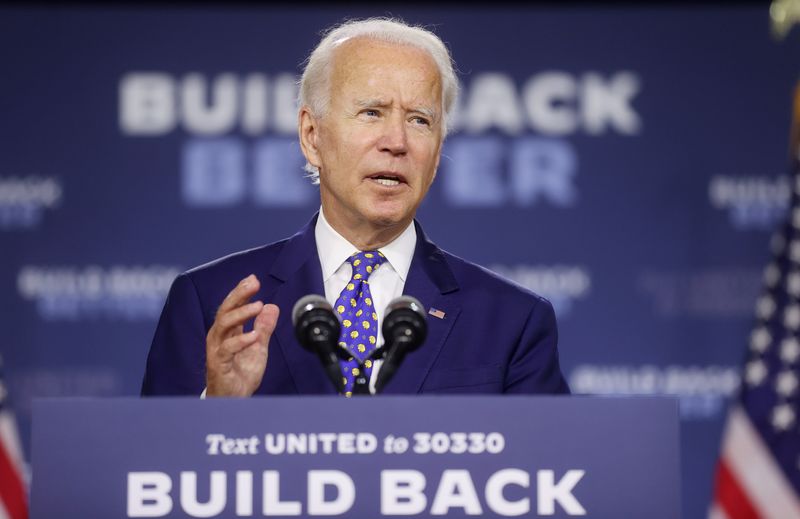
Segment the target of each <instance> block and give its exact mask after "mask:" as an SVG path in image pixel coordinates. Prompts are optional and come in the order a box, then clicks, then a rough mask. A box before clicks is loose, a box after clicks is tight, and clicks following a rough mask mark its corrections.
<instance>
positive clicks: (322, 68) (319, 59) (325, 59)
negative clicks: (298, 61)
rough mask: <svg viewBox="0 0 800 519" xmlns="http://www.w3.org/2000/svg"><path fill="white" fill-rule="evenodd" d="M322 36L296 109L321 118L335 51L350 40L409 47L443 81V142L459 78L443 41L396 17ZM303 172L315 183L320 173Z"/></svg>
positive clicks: (333, 30) (302, 82)
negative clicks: (422, 56) (420, 54)
mask: <svg viewBox="0 0 800 519" xmlns="http://www.w3.org/2000/svg"><path fill="white" fill-rule="evenodd" d="M323 34H324V37H323V38H322V40H321V41H320V42H319V44H318V45H317V46H316V48H314V50H313V51H312V52H311V54H310V55H309V57H308V59H307V60H306V65H305V68H304V69H303V75H302V76H301V78H300V93H299V98H298V106H299V108H300V109H302V108H303V107H307V108H308V109H309V110H310V111H311V113H312V114H313V115H314V116H315V117H322V116H324V115H325V114H326V113H327V111H328V107H329V105H330V100H331V85H330V82H331V76H332V72H333V70H332V64H333V59H334V51H335V50H336V48H337V46H338V45H339V44H340V43H342V42H343V41H345V40H347V39H350V38H370V39H374V40H379V41H384V42H388V43H396V44H399V45H408V46H411V47H416V48H418V49H421V50H423V51H425V52H427V53H428V55H430V57H431V58H432V59H433V61H434V63H436V68H438V69H439V76H440V77H441V82H442V112H441V113H442V139H444V137H445V136H446V135H447V130H448V122H449V117H448V116H449V115H450V112H451V110H452V108H453V106H455V102H456V98H457V97H458V78H457V77H456V72H455V69H454V67H453V58H452V57H451V56H450V51H449V50H448V49H447V46H446V45H445V44H444V42H442V40H441V39H440V38H439V37H438V36H436V35H435V34H434V33H432V32H431V31H429V30H428V29H425V28H423V27H418V26H412V25H408V24H407V23H405V22H404V21H402V20H399V19H396V18H367V19H364V20H350V21H347V22H344V23H342V24H340V25H336V26H333V27H331V28H329V29H328V30H327V31H325V32H324V33H323ZM305 169H306V171H308V173H309V177H310V178H311V180H312V181H313V182H314V183H315V184H316V183H319V170H318V169H317V168H316V167H315V166H312V165H311V164H309V163H306V167H305Z"/></svg>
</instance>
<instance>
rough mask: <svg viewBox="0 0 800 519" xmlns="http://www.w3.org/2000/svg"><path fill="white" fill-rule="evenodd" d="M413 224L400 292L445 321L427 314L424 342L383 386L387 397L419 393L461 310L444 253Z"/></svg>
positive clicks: (455, 285)
mask: <svg viewBox="0 0 800 519" xmlns="http://www.w3.org/2000/svg"><path fill="white" fill-rule="evenodd" d="M414 224H415V225H416V231H417V245H416V248H415V249H414V258H413V260H412V261H411V266H410V268H409V272H408V278H407V279H406V283H405V287H404V289H403V293H404V294H407V295H410V296H413V297H416V298H417V299H419V301H420V302H421V303H422V305H423V306H424V307H425V311H426V312H427V311H430V310H431V309H432V308H433V309H436V310H439V311H441V312H444V318H442V319H440V318H437V317H434V316H432V315H430V314H428V315H427V317H428V319H427V321H428V336H427V338H426V339H425V342H424V343H423V344H422V346H421V347H420V348H419V349H418V350H417V351H415V352H413V353H411V354H409V355H408V356H407V357H406V358H405V361H404V362H403V365H402V366H401V367H400V369H399V370H397V373H396V374H395V376H394V378H393V379H392V380H391V381H390V382H389V384H388V385H387V386H386V388H385V390H384V393H386V394H397V393H418V392H419V391H420V390H421V388H422V384H423V382H424V381H425V378H426V377H427V375H428V372H429V371H430V369H431V366H433V363H434V362H435V361H436V358H437V357H438V355H439V352H440V351H441V349H442V345H443V344H444V342H445V340H446V339H447V336H448V335H449V333H450V330H451V329H452V327H453V324H454V323H455V321H456V319H457V318H458V314H459V312H460V311H461V308H460V307H459V305H458V300H457V298H456V297H454V294H453V293H454V292H456V291H458V283H457V282H456V280H455V277H454V276H453V273H452V271H451V270H450V267H449V265H448V264H447V262H446V260H445V258H444V254H443V253H442V251H441V250H440V249H439V248H438V247H436V245H434V244H433V243H431V242H430V241H429V240H428V238H427V236H425V233H424V232H423V231H422V227H420V225H419V223H417V222H416V221H415V222H414Z"/></svg>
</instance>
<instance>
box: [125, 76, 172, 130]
mask: <svg viewBox="0 0 800 519" xmlns="http://www.w3.org/2000/svg"><path fill="white" fill-rule="evenodd" d="M175 123H176V114H175V85H174V82H173V80H172V78H171V77H170V76H169V75H168V74H160V73H147V72H137V73H131V74H127V75H125V76H124V77H123V78H122V80H121V81H120V84H119V125H120V128H121V129H122V132H123V133H127V134H130V135H161V134H164V133H168V132H170V131H172V129H173V128H174V127H175Z"/></svg>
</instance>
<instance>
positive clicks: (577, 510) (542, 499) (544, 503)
mask: <svg viewBox="0 0 800 519" xmlns="http://www.w3.org/2000/svg"><path fill="white" fill-rule="evenodd" d="M584 474H585V471H583V470H568V471H567V473H566V474H564V476H563V477H562V478H561V479H560V480H559V481H558V483H555V472H554V471H552V470H539V471H537V472H536V512H537V513H538V514H539V515H554V514H555V513H556V502H558V504H560V505H561V507H562V508H563V509H564V511H565V512H567V514H568V515H586V510H585V509H584V508H583V507H582V506H581V504H580V503H579V502H578V500H577V499H575V496H573V495H572V489H573V488H575V485H577V484H578V481H580V480H581V478H582V477H583V475H584Z"/></svg>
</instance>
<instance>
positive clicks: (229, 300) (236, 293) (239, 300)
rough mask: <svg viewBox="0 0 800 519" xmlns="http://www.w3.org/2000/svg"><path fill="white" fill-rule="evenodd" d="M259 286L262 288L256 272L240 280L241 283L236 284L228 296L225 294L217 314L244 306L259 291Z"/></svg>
mask: <svg viewBox="0 0 800 519" xmlns="http://www.w3.org/2000/svg"><path fill="white" fill-rule="evenodd" d="M259 288H261V283H260V282H259V281H258V278H257V277H256V276H255V274H250V275H249V276H247V277H246V278H244V279H243V280H241V281H239V284H238V285H236V286H235V287H234V289H233V290H231V291H230V293H229V294H228V295H227V296H225V299H224V300H223V301H222V304H221V305H219V309H218V310H217V315H220V314H223V313H226V312H228V311H230V310H232V309H234V308H236V307H239V306H242V305H243V304H245V303H246V302H247V301H249V300H250V298H251V297H253V296H254V295H255V294H256V292H258V289H259Z"/></svg>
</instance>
